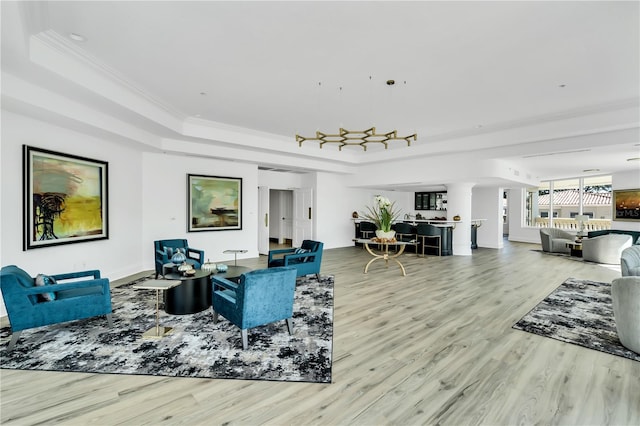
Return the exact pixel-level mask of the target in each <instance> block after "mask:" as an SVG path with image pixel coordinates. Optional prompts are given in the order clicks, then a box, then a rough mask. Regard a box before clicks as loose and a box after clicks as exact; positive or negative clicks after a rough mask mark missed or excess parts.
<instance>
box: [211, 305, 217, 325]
mask: <svg viewBox="0 0 640 426" xmlns="http://www.w3.org/2000/svg"><path fill="white" fill-rule="evenodd" d="M211 310H212V311H213V323H214V324H217V323H218V313H217V312H216V310H215V309H213V307H211Z"/></svg>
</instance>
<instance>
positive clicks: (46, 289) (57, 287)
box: [24, 278, 111, 294]
mask: <svg viewBox="0 0 640 426" xmlns="http://www.w3.org/2000/svg"><path fill="white" fill-rule="evenodd" d="M98 286H100V287H102V288H103V291H104V292H105V293H106V292H109V291H111V290H110V287H109V279H108V278H99V279H95V280H82V281H73V282H70V283H57V284H53V285H44V286H38V287H29V288H25V289H24V293H25V294H43V293H51V292H54V293H55V292H58V291H64V290H72V289H74V288H85V287H98Z"/></svg>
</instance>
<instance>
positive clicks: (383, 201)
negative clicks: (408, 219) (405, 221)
mask: <svg viewBox="0 0 640 426" xmlns="http://www.w3.org/2000/svg"><path fill="white" fill-rule="evenodd" d="M395 205H396V202H395V201H393V202H391V201H390V200H389V199H388V198H387V197H383V196H382V195H376V196H375V197H374V198H373V206H367V211H366V212H364V213H362V214H361V216H363V217H365V218H366V219H367V220H369V221H371V222H373V223H374V224H375V225H376V229H377V230H376V237H378V238H380V239H386V240H391V239H393V238H394V237H395V235H396V231H394V230H392V229H391V224H393V222H394V221H395V220H396V219H398V217H399V216H400V212H399V211H396V210H395Z"/></svg>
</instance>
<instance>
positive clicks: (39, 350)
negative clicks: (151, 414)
mask: <svg viewBox="0 0 640 426" xmlns="http://www.w3.org/2000/svg"><path fill="white" fill-rule="evenodd" d="M146 278H149V277H146ZM146 278H143V279H146ZM138 281H140V280H138ZM333 283H334V279H333V276H321V278H320V280H317V279H316V277H315V276H308V277H301V278H298V280H297V285H296V293H295V301H294V316H293V331H294V333H293V335H292V336H290V335H289V333H288V331H287V326H286V323H285V321H278V322H277V323H273V324H269V325H265V326H262V327H256V328H253V329H251V330H249V347H248V348H247V350H242V342H241V337H240V329H239V328H237V327H236V326H234V325H232V324H231V323H229V322H228V321H226V320H225V319H224V318H221V321H220V322H218V324H214V323H213V315H212V311H211V309H207V310H205V311H202V312H199V313H196V314H193V315H168V314H166V313H164V312H163V311H162V310H161V311H160V324H161V325H165V326H170V327H174V330H173V332H172V333H171V334H169V335H167V336H165V337H163V338H162V339H159V340H143V339H142V338H141V335H142V333H143V332H144V331H146V330H147V329H149V328H151V327H152V326H153V325H154V324H155V290H135V289H133V288H131V284H132V283H129V284H126V285H124V286H121V287H118V288H114V289H112V290H111V299H112V304H113V321H114V327H113V328H109V327H108V325H107V320H106V318H105V317H96V318H90V319H86V320H79V321H73V322H68V323H63V324H56V325H51V326H46V327H40V328H37V329H32V330H25V331H24V332H23V333H22V336H21V338H20V340H19V341H18V343H17V345H16V347H15V348H14V350H13V351H11V352H7V350H6V347H7V345H8V343H9V339H10V335H11V334H10V333H11V332H10V329H9V328H8V327H5V328H2V329H0V357H1V358H0V359H1V361H2V364H1V367H2V368H5V369H21V370H47V371H65V372H84V373H112V374H141V375H153V376H171V377H201V378H211V379H254V380H256V379H258V380H279V381H295V382H316V383H330V382H331V364H332V344H333Z"/></svg>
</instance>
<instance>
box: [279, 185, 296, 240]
mask: <svg viewBox="0 0 640 426" xmlns="http://www.w3.org/2000/svg"><path fill="white" fill-rule="evenodd" d="M280 218H281V219H282V220H280V233H279V234H278V235H280V240H279V241H278V244H283V243H284V240H290V241H293V191H289V190H287V191H281V192H280Z"/></svg>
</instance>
